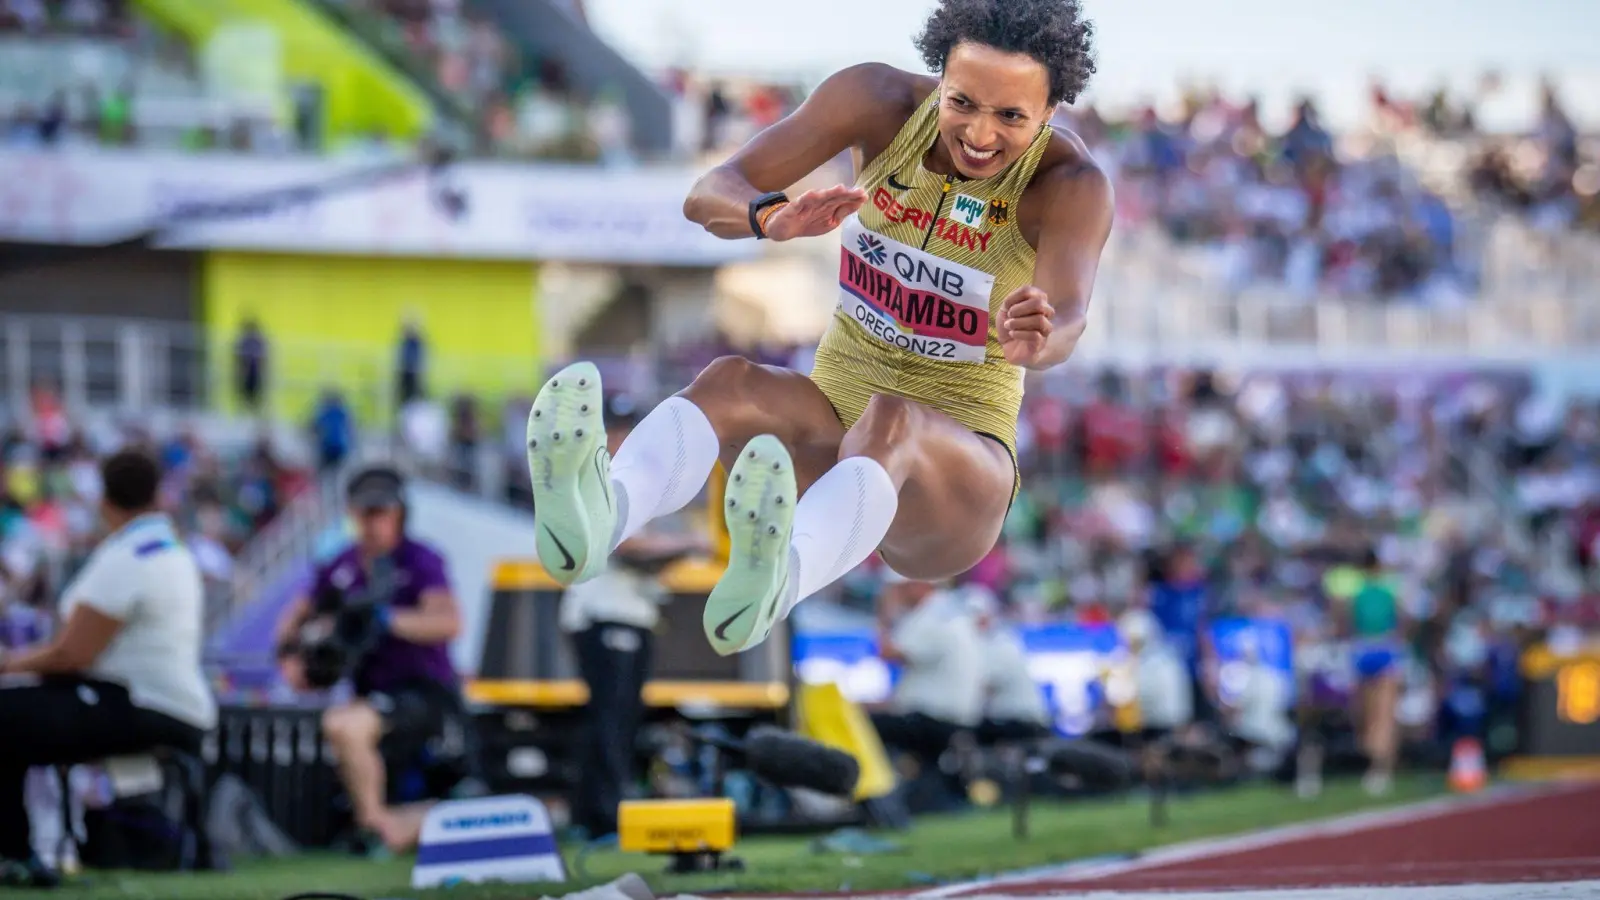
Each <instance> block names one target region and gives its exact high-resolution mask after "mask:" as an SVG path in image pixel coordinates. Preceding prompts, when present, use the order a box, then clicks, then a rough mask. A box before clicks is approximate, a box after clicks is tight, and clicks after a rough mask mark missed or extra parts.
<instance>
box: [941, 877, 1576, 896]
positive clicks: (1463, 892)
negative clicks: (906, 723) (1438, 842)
mask: <svg viewBox="0 0 1600 900" xmlns="http://www.w3.org/2000/svg"><path fill="white" fill-rule="evenodd" d="M1052 896H1053V897H1055V898H1057V900H1069V898H1070V900H1594V898H1596V897H1600V881H1569V882H1564V883H1559V884H1462V885H1452V886H1449V887H1392V888H1373V887H1355V888H1296V889H1290V890H1276V891H1226V892H1222V893H1218V892H1215V891H1208V892H1186V893H1181V894H1175V893H1171V892H1163V893H1156V894H1150V893H1127V892H1122V891H1089V892H1087V893H1083V892H1076V891H1074V892H1071V893H1060V894H1054V895H1046V896H1045V897H1029V898H1026V900H1048V898H1049V897H1052ZM973 900H1013V898H1010V897H1005V896H1004V895H998V894H997V895H987V894H985V895H974V896H973Z"/></svg>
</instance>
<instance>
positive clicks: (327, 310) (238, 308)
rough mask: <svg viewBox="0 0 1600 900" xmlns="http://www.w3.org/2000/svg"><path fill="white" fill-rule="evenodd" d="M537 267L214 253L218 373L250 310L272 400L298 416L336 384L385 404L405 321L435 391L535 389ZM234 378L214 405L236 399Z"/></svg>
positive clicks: (210, 267)
mask: <svg viewBox="0 0 1600 900" xmlns="http://www.w3.org/2000/svg"><path fill="white" fill-rule="evenodd" d="M536 283H537V282H536V268H535V266H534V265H533V264H532V263H527V262H479V261H467V260H448V259H412V258H405V257H347V256H306V255H287V254H266V253H210V254H207V256H206V263H205V276H204V288H205V290H204V300H203V304H204V310H203V314H202V320H203V321H204V322H205V323H206V328H207V332H208V335H209V342H210V344H211V346H212V350H213V352H212V357H211V358H212V360H213V371H214V379H215V380H214V381H213V383H214V384H216V385H218V387H219V388H222V387H224V386H230V385H231V383H232V382H231V377H230V375H229V373H230V367H231V365H232V353H231V348H232V345H233V342H234V340H235V339H236V338H237V336H238V330H239V326H240V324H241V323H242V322H243V321H244V320H245V319H246V318H254V319H255V320H256V321H257V322H259V323H260V324H261V326H262V329H263V330H264V331H265V332H266V334H267V338H268V341H269V353H270V356H269V363H268V365H269V376H268V377H269V379H270V381H269V387H270V389H271V391H272V394H271V402H272V412H273V413H275V414H276V415H279V416H285V417H290V418H292V419H294V420H297V421H299V420H303V419H304V418H305V416H307V415H308V414H309V412H310V410H311V407H312V404H313V403H314V402H315V400H316V396H317V394H318V392H319V391H320V389H321V388H322V387H323V386H326V385H337V386H338V387H339V388H341V389H342V390H343V391H344V392H345V393H346V395H347V396H348V397H349V398H350V400H351V401H352V403H353V405H354V407H355V409H356V411H357V413H358V414H359V415H360V416H361V417H362V418H363V419H364V420H366V421H374V420H386V419H387V417H388V416H389V415H390V414H391V413H392V409H391V408H390V405H391V403H392V400H393V394H394V385H395V364H396V359H397V356H398V348H399V340H400V332H401V328H402V326H403V324H404V322H405V321H406V320H408V319H415V320H416V321H417V322H418V323H419V325H420V326H421V327H422V332H423V335H424V337H425V338H426V340H427V348H428V349H427V361H428V380H427V387H428V390H429V393H430V395H431V396H434V397H440V398H442V397H445V396H447V395H448V394H450V393H453V392H455V391H458V390H460V391H470V392H472V393H474V394H477V395H479V396H482V397H485V398H498V397H503V396H504V395H506V394H507V393H521V392H527V393H529V394H530V395H531V393H532V392H533V391H534V390H535V389H536V388H537V380H536V379H537V377H538V375H539V373H540V371H541V370H540V365H541V363H540V359H539V356H540V353H539V349H540V346H541V345H540V340H539V324H538V323H539V318H538V315H537V309H538V300H537V297H536ZM231 393H232V392H231V390H218V391H217V394H218V400H219V405H220V406H221V407H222V408H223V409H230V410H231V409H232V408H233V397H232V396H231Z"/></svg>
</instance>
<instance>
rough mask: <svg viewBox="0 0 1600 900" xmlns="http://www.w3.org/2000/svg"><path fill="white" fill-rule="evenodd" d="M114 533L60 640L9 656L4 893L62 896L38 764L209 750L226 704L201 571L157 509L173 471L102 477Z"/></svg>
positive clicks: (3, 713)
mask: <svg viewBox="0 0 1600 900" xmlns="http://www.w3.org/2000/svg"><path fill="white" fill-rule="evenodd" d="M100 474H101V478H102V479H103V481H104V484H105V491H104V494H103V497H102V500H101V510H100V511H101V516H102V517H103V518H104V520H105V524H106V527H107V528H108V529H110V534H109V535H107V537H106V538H105V539H104V540H102V541H101V542H100V545H99V546H98V547H97V548H95V551H94V553H93V554H92V555H90V557H89V559H88V561H87V562H86V563H85V564H84V566H83V569H82V570H81V571H80V572H79V573H78V576H77V578H75V579H74V580H73V581H72V583H71V584H69V585H68V586H67V589H66V591H65V592H63V594H62V597H61V615H62V618H63V621H64V623H65V624H64V625H63V626H62V628H61V630H60V632H59V633H58V634H57V635H56V637H55V638H54V639H53V640H50V641H49V642H47V643H45V644H43V645H40V646H38V647H36V648H35V649H31V650H23V651H21V652H14V653H10V654H6V655H0V887H51V886H53V885H54V884H55V883H56V880H57V879H56V875H55V873H53V872H51V871H50V870H49V869H48V868H46V867H45V866H44V865H43V864H42V863H41V862H40V861H39V860H38V859H37V858H36V857H34V855H33V851H32V847H31V842H30V835H29V823H28V814H27V810H26V808H25V807H24V805H23V781H24V778H25V776H26V774H27V770H28V769H29V768H30V767H33V766H47V765H57V764H67V763H82V762H89V761H91V760H97V759H102V758H104V757H107V756H122V755H128V754H138V753H146V752H149V751H150V750H153V749H156V748H158V747H169V748H173V749H178V750H183V751H186V752H188V753H191V754H198V753H199V752H200V743H201V739H202V737H203V736H204V734H205V732H206V731H207V730H209V729H210V728H212V727H213V726H214V725H215V724H216V719H217V705H216V701H215V699H213V698H212V696H211V692H210V690H208V689H207V687H206V680H205V676H204V674H203V673H202V672H201V669H200V649H201V642H202V640H203V635H202V626H201V621H202V618H203V616H204V612H205V610H204V608H203V607H204V599H203V589H202V587H201V580H200V568H199V566H198V565H197V564H196V563H195V560H194V556H193V555H192V554H190V553H189V551H188V550H187V549H186V548H185V547H184V546H183V544H182V542H180V541H179V540H178V537H177V532H176V530H175V529H174V527H173V524H172V520H171V519H170V518H168V517H167V515H166V514H165V513H162V512H160V511H158V510H157V508H156V496H157V488H158V486H159V484H160V482H161V469H160V467H159V466H158V465H157V464H156V461H155V460H154V459H153V458H151V457H150V456H149V455H148V454H146V453H142V452H138V451H133V450H124V451H121V452H119V453H117V454H115V455H113V456H111V457H110V458H109V459H107V460H106V461H105V463H104V464H103V465H102V466H101V469H100Z"/></svg>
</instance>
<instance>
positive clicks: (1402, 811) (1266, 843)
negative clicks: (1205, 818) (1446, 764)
mask: <svg viewBox="0 0 1600 900" xmlns="http://www.w3.org/2000/svg"><path fill="white" fill-rule="evenodd" d="M1563 787H1565V788H1568V789H1570V787H1571V785H1566V786H1555V787H1551V788H1538V787H1535V788H1527V787H1520V786H1505V787H1497V788H1492V789H1490V790H1488V791H1485V792H1484V793H1482V794H1474V795H1471V796H1466V797H1440V798H1438V799H1434V800H1425V801H1422V802H1421V803H1412V804H1408V805H1405V806H1399V807H1395V808H1392V809H1382V810H1376V811H1373V812H1363V813H1353V814H1350V815H1344V816H1337V817H1334V818H1331V819H1320V820H1317V821H1314V822H1305V823H1301V824H1299V825H1285V826H1283V827H1281V828H1273V829H1269V830H1267V831H1259V832H1252V833H1249V834H1243V835H1236V836H1234V837H1225V838H1208V839H1205V840H1198V841H1188V842H1185V843H1181V844H1172V845H1170V846H1167V847H1158V848H1156V849H1154V850H1151V851H1149V852H1147V853H1144V854H1142V855H1140V856H1139V857H1138V858H1137V859H1130V860H1117V861H1114V862H1105V863H1065V864H1062V865H1059V866H1050V867H1047V868H1042V869H1030V870H1028V871H1025V872H1015V873H1011V874H1007V875H1001V876H998V877H994V878H980V879H975V880H973V881H968V882H963V883H960V884H947V885H943V886H941V887H936V888H930V889H928V890H926V891H919V892H917V893H915V894H912V895H911V896H912V897H915V898H919V900H940V898H945V897H956V896H967V897H979V896H982V895H980V894H976V893H974V891H978V890H982V889H985V888H991V887H993V888H1003V887H1005V886H1007V885H1021V884H1029V883H1033V882H1039V881H1055V880H1058V879H1071V880H1072V881H1080V880H1089V879H1095V878H1105V877H1108V876H1111V875H1120V874H1123V873H1125V872H1136V871H1139V870H1141V869H1150V868H1155V867H1157V866H1165V865H1170V864H1172V863H1180V862H1189V861H1190V860H1195V859H1204V858H1207V857H1213V856H1225V855H1228V854H1232V853H1241V852H1244V851H1247V850H1259V849H1262V848H1266V847H1276V846H1279V845H1282V844H1287V843H1290V842H1291V841H1299V840H1304V839H1306V838H1320V837H1332V836H1336V835H1343V834H1349V833H1351V832H1354V831H1366V830H1369V829H1373V828H1384V827H1387V826H1390V825H1406V824H1410V823H1412V822H1420V821H1423V820H1426V819H1432V818H1435V817H1438V816H1442V815H1448V814H1450V813H1454V812H1457V811H1459V810H1463V809H1476V808H1478V807H1481V806H1493V805H1497V804H1502V803H1517V802H1521V801H1523V800H1528V799H1532V798H1535V797H1542V796H1545V795H1547V794H1550V793H1557V792H1559V791H1561V790H1562V789H1563ZM1285 796H1287V795H1285Z"/></svg>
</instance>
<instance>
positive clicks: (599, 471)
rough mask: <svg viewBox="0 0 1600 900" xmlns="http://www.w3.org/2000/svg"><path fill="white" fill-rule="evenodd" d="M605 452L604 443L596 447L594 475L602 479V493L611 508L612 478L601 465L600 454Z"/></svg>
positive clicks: (607, 505)
mask: <svg viewBox="0 0 1600 900" xmlns="http://www.w3.org/2000/svg"><path fill="white" fill-rule="evenodd" d="M605 452H606V448H605V446H604V445H601V446H599V447H596V448H595V451H594V475H595V477H596V478H598V479H600V493H602V494H605V495H606V509H611V508H612V506H611V479H609V478H607V477H606V470H605V468H604V467H603V466H601V465H600V454H602V453H605Z"/></svg>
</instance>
